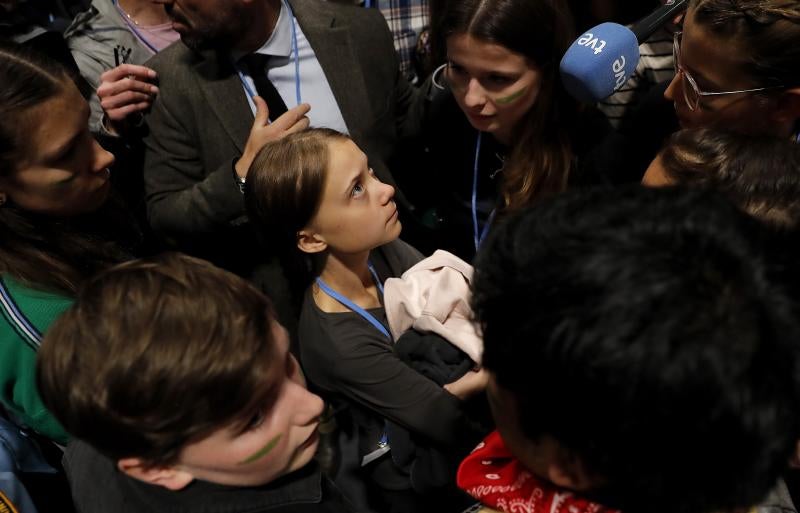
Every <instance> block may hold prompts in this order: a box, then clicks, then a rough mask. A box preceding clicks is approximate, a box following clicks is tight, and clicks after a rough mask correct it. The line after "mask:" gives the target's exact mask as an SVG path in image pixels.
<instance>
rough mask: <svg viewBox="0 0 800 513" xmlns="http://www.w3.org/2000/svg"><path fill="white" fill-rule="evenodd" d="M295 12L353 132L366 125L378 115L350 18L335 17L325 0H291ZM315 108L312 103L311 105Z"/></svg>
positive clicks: (346, 122) (354, 134) (355, 133)
mask: <svg viewBox="0 0 800 513" xmlns="http://www.w3.org/2000/svg"><path fill="white" fill-rule="evenodd" d="M290 3H291V5H292V8H293V10H294V15H295V17H296V18H297V21H298V22H299V23H300V27H301V28H302V29H303V33H304V34H305V36H306V38H307V39H308V42H309V44H311V48H313V49H314V54H315V55H316V56H317V60H318V61H319V63H320V65H321V66H322V69H323V70H324V71H325V77H326V78H327V79H328V84H330V86H331V91H333V96H334V97H335V98H336V103H337V104H338V105H339V110H340V111H341V113H342V117H343V118H344V122H345V124H346V125H347V129H348V130H349V131H350V133H351V135H353V136H356V137H357V134H360V133H362V132H363V130H364V129H365V128H367V124H368V122H369V120H371V119H373V118H374V116H375V113H374V112H371V108H370V104H369V102H368V101H367V88H366V82H365V81H364V75H363V70H362V66H361V62H360V61H359V60H358V59H357V58H356V53H355V49H354V48H353V42H352V41H351V40H350V37H349V36H348V33H349V30H348V28H347V20H345V19H342V18H341V17H338V18H337V17H336V16H335V15H334V14H333V13H332V12H331V11H330V10H329V9H328V8H327V6H326V5H325V2H320V1H310V0H291V1H290ZM312 108H313V106H312Z"/></svg>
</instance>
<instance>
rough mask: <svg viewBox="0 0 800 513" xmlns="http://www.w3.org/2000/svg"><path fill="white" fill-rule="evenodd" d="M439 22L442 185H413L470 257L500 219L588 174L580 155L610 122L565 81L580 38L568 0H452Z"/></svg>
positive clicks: (433, 136)
mask: <svg viewBox="0 0 800 513" xmlns="http://www.w3.org/2000/svg"><path fill="white" fill-rule="evenodd" d="M435 29H436V30H437V31H438V36H439V38H440V40H443V41H444V42H445V45H446V53H447V56H446V59H447V61H446V63H445V64H443V65H442V66H441V67H440V68H438V69H437V71H436V73H435V74H434V76H433V85H434V87H435V89H434V95H433V100H432V104H431V106H430V112H429V118H430V122H429V123H428V125H427V129H428V132H427V134H426V135H425V139H426V142H427V143H428V149H429V154H430V155H431V162H432V164H431V167H432V173H430V174H428V173H426V174H425V179H426V180H427V179H429V178H430V177H431V176H433V177H435V178H434V179H435V180H436V185H437V186H436V187H427V189H429V190H427V191H426V190H425V189H426V187H425V185H424V184H420V183H415V184H414V185H413V186H412V187H408V186H404V191H407V190H409V189H410V191H409V192H410V194H411V195H412V197H413V196H415V195H416V197H415V198H414V199H415V200H417V201H418V202H419V203H420V204H422V205H434V206H435V208H436V212H435V213H433V214H434V215H433V217H430V214H429V216H428V217H427V218H426V219H424V220H425V221H427V222H434V223H437V222H438V223H440V228H441V230H440V231H441V234H442V235H443V237H440V238H437V240H436V246H437V247H439V248H444V249H450V250H453V251H455V252H456V253H458V254H459V255H460V256H462V257H465V258H469V257H471V256H472V254H474V252H475V251H476V250H477V247H478V246H479V245H480V241H481V240H482V238H483V236H484V234H485V233H486V231H487V230H488V227H489V226H490V225H491V223H492V221H493V220H494V218H495V217H497V216H502V215H503V214H504V213H508V212H512V211H517V210H520V209H522V208H525V207H526V206H528V205H530V204H531V203H533V202H535V201H536V200H538V199H540V198H542V197H545V196H548V195H552V194H555V193H558V192H561V191H563V190H565V189H566V188H567V187H568V186H569V185H571V184H574V183H576V182H580V181H582V180H583V179H585V178H586V177H585V176H578V175H579V173H578V170H579V168H581V167H583V164H582V163H581V161H580V159H581V157H583V156H585V155H586V153H587V152H588V150H589V148H590V147H591V141H592V140H594V141H597V140H599V139H600V138H601V137H602V136H603V135H604V133H605V131H606V130H607V129H608V125H607V123H606V121H605V119H604V118H603V117H602V115H600V114H599V113H597V112H596V111H591V112H592V113H593V114H594V116H592V114H591V113H590V111H583V112H582V111H580V109H579V106H578V104H577V103H576V102H575V101H574V100H573V99H572V98H570V97H569V96H568V95H567V93H566V91H565V90H564V88H563V87H562V86H561V83H560V80H559V71H558V65H559V62H560V60H561V57H562V56H563V54H564V52H565V51H566V49H567V48H568V47H569V45H570V44H571V43H572V41H573V39H574V30H573V22H572V17H571V15H570V12H569V8H568V6H567V2H566V1H564V0H463V1H458V2H452V1H451V2H447V3H446V5H445V6H444V8H443V10H442V12H441V13H440V16H439V22H438V23H437V26H436V27H435ZM436 89H438V92H436ZM407 174H413V175H414V176H415V178H414V180H415V181H416V180H419V177H420V173H407ZM401 178H402V177H401ZM591 180H592V179H591V178H590V181H591Z"/></svg>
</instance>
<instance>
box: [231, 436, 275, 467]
mask: <svg viewBox="0 0 800 513" xmlns="http://www.w3.org/2000/svg"><path fill="white" fill-rule="evenodd" d="M280 440H281V435H276V436H275V437H273V438H272V439H271V440H270V441H269V442H267V443H266V444H265V445H264V447H262V448H261V449H259V450H257V451H256V452H254V453H253V454H251V455H250V456H248V457H247V458H245V459H243V460H242V461H240V462H239V463H237V465H248V464H250V463H253V462H256V461H258V460H260V459H261V458H263V457H264V456H266V455H267V454H269V453H270V452H272V450H273V449H274V448H275V446H276V445H278V442H279V441H280Z"/></svg>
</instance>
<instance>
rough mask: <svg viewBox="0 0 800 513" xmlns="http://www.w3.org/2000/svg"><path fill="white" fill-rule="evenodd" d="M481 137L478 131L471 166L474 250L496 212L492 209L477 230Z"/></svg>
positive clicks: (487, 231)
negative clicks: (484, 222)
mask: <svg viewBox="0 0 800 513" xmlns="http://www.w3.org/2000/svg"><path fill="white" fill-rule="evenodd" d="M482 139H483V132H478V142H477V143H475V163H474V165H473V168H472V233H473V237H474V242H475V252H477V251H478V249H480V247H481V243H482V242H483V239H485V238H486V235H487V234H488V233H489V228H490V227H491V226H492V222H493V221H494V215H495V213H496V212H497V209H496V208H493V209H492V212H491V214H489V219H487V220H486V224H485V225H483V230H481V231H478V161H479V160H480V157H481V140H482Z"/></svg>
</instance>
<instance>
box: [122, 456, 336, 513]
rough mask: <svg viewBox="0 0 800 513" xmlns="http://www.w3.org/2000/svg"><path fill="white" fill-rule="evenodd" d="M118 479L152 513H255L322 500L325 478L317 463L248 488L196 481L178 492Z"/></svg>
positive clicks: (125, 489)
mask: <svg viewBox="0 0 800 513" xmlns="http://www.w3.org/2000/svg"><path fill="white" fill-rule="evenodd" d="M119 479H121V480H124V483H122V486H121V489H122V490H123V493H124V494H125V495H126V496H129V497H130V498H132V499H135V502H136V503H138V504H136V505H134V509H138V510H139V511H149V512H153V513H160V512H164V513H220V512H225V513H239V512H241V513H244V512H247V513H253V512H258V511H266V510H275V509H280V508H281V507H285V508H287V509H289V508H291V507H292V506H297V505H300V504H319V503H320V502H321V501H322V479H323V478H322V474H321V473H320V471H319V468H318V467H317V465H316V464H314V463H311V464H309V465H306V466H305V467H304V468H302V469H300V470H298V471H296V472H293V473H291V474H289V475H287V476H284V477H282V478H281V479H279V480H277V481H273V482H272V483H269V484H267V485H264V486H258V487H248V488H239V487H232V486H223V485H218V484H214V483H209V482H207V481H199V480H196V481H194V482H192V483H191V484H190V485H189V486H187V487H186V488H184V489H183V490H180V491H177V492H176V491H171V490H167V489H166V488H163V487H161V486H155V485H149V484H146V483H143V482H141V481H138V480H136V479H133V478H129V477H127V476H124V475H123V474H119ZM132 505H133V504H132Z"/></svg>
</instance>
